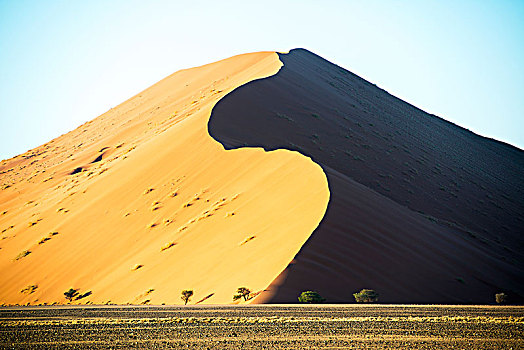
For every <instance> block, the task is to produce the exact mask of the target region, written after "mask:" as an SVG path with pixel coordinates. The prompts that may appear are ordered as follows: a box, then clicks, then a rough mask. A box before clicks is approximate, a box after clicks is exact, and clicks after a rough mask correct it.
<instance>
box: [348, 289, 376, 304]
mask: <svg viewBox="0 0 524 350" xmlns="http://www.w3.org/2000/svg"><path fill="white" fill-rule="evenodd" d="M353 296H354V297H355V301H356V302H357V303H374V302H377V301H378V293H377V292H375V291H374V290H373V289H362V290H361V291H360V292H358V293H354V294H353Z"/></svg>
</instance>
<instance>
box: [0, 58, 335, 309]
mask: <svg viewBox="0 0 524 350" xmlns="http://www.w3.org/2000/svg"><path fill="white" fill-rule="evenodd" d="M281 65H282V63H281V62H280V61H279V58H278V55H277V54H276V53H274V52H261V53H254V54H246V55H240V56H235V57H232V58H229V59H226V60H223V61H220V62H216V63H213V64H209V65H205V66H202V67H197V68H193V69H187V70H182V71H179V72H177V73H175V74H173V75H171V76H170V77H168V78H166V79H164V80H162V81H160V82H159V83H157V84H155V85H153V86H152V87H150V88H148V89H147V90H145V91H143V92H142V93H140V94H138V95H137V96H135V97H133V98H131V99H129V100H128V101H126V102H124V103H123V104H121V105H119V106H118V107H116V108H114V109H111V110H110V111H108V112H107V113H105V114H103V115H101V116H100V117H98V118H96V119H94V120H93V121H90V122H88V123H86V124H84V125H82V126H81V127H79V128H77V129H76V130H74V131H72V132H70V133H68V134H66V135H62V136H61V137H58V138H57V139H55V140H52V141H50V142H49V143H47V144H45V145H42V146H40V147H38V148H36V149H34V150H31V151H29V152H27V153H25V154H23V155H20V156H17V157H14V158H12V159H9V160H5V161H3V162H2V163H1V165H0V171H1V173H0V174H1V175H0V184H1V186H2V187H1V191H0V214H1V215H0V230H1V236H0V237H1V240H0V269H1V271H2V273H1V275H0V303H4V304H15V303H17V304H26V303H30V304H40V303H65V302H66V299H65V298H64V295H63V293H64V291H66V290H67V289H69V288H71V287H72V288H75V289H79V292H80V294H81V295H84V296H85V297H83V298H81V299H79V300H76V301H74V302H73V303H104V302H108V301H111V302H112V303H135V304H138V303H153V304H160V303H168V304H180V303H182V301H181V300H180V297H179V296H180V291H181V290H183V289H193V290H194V291H195V295H194V296H193V298H192V301H191V303H197V302H202V303H230V302H232V296H233V294H234V293H235V291H236V288H237V287H240V286H246V287H249V288H251V290H252V291H255V292H260V291H262V290H264V289H265V288H266V287H267V286H268V285H269V284H270V283H271V282H272V281H273V280H274V279H275V278H276V277H277V276H278V275H279V274H280V273H281V272H282V271H283V270H284V269H285V268H286V266H288V264H289V262H290V261H291V260H292V259H293V257H294V256H295V255H296V254H297V252H298V251H299V250H300V248H301V247H302V245H303V244H304V243H305V242H306V240H307V239H308V238H309V236H310V235H311V233H312V232H313V230H314V229H315V228H316V227H317V225H318V224H319V222H320V220H321V219H322V217H323V215H324V213H325V211H326V207H327V203H328V200H329V190H328V185H327V180H326V176H325V174H324V173H323V171H322V169H321V168H320V167H319V166H318V165H317V164H315V163H314V162H312V161H311V159H309V158H307V157H305V156H303V155H301V154H299V153H298V152H292V151H288V150H276V151H272V152H265V151H264V150H263V149H261V148H243V149H238V150H232V151H225V150H224V148H223V147H222V146H221V145H220V144H219V143H218V142H216V141H215V140H213V139H212V138H211V137H210V136H209V134H208V132H207V123H208V120H209V117H210V114H211V109H212V108H213V106H214V105H215V104H216V103H217V101H218V100H219V99H221V98H222V97H223V96H224V95H226V94H227V93H229V92H230V91H232V90H233V89H235V88H237V87H239V86H241V85H243V84H245V83H246V82H249V81H251V80H254V79H259V78H263V77H267V76H270V75H273V74H275V73H276V72H277V71H278V70H279V69H280V67H281Z"/></svg>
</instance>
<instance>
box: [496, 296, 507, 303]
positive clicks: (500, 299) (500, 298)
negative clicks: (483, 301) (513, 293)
mask: <svg viewBox="0 0 524 350" xmlns="http://www.w3.org/2000/svg"><path fill="white" fill-rule="evenodd" d="M495 301H496V302H497V304H506V303H507V302H508V295H507V294H506V293H497V294H495Z"/></svg>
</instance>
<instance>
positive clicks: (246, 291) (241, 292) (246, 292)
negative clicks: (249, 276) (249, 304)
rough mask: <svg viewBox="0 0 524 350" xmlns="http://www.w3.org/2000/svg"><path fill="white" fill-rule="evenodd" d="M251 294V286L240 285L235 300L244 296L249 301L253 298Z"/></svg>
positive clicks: (234, 296)
mask: <svg viewBox="0 0 524 350" xmlns="http://www.w3.org/2000/svg"><path fill="white" fill-rule="evenodd" d="M250 294H251V291H250V290H249V288H246V287H238V289H237V294H235V295H233V300H238V299H240V298H244V301H247V300H248V299H251V298H250V297H249V295H250Z"/></svg>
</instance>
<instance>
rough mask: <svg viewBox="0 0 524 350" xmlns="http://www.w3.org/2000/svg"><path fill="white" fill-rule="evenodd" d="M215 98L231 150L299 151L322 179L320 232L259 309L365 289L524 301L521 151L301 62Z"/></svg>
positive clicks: (406, 296) (420, 296) (314, 59)
mask: <svg viewBox="0 0 524 350" xmlns="http://www.w3.org/2000/svg"><path fill="white" fill-rule="evenodd" d="M279 56H280V60H281V61H282V62H283V63H284V66H283V67H282V69H281V70H280V71H279V72H278V73H277V74H276V75H274V76H271V77H268V78H266V79H261V80H257V81H253V82H251V83H249V84H246V85H244V86H242V87H241V88H239V89H237V90H235V91H234V92H232V93H231V94H229V95H228V96H226V97H225V98H224V99H223V100H221V101H220V102H219V103H218V104H217V106H216V107H215V108H214V110H213V114H212V116H211V119H210V124H209V129H210V134H211V135H212V136H213V137H214V138H215V139H217V140H219V141H220V142H221V143H222V144H224V146H225V147H226V148H229V149H234V148H238V147H243V146H244V145H249V146H255V147H264V148H265V149H267V150H273V149H281V148H287V149H292V150H297V151H299V152H301V153H303V154H305V155H307V156H309V157H311V158H312V159H313V160H314V161H315V162H317V163H318V164H320V165H321V166H322V168H323V169H324V171H325V172H326V174H327V178H328V182H329V187H330V192H331V199H330V203H329V206H328V211H327V213H326V216H325V217H324V218H323V221H322V223H321V224H320V226H319V227H318V228H317V229H316V231H315V232H314V234H313V235H312V236H311V237H310V239H309V240H308V242H307V243H306V244H305V245H304V247H302V249H301V251H300V253H299V254H298V255H297V256H296V258H295V259H294V261H293V263H292V264H291V265H290V266H289V268H288V269H287V270H286V271H285V273H284V274H282V275H281V276H280V277H279V279H278V280H277V281H275V283H274V284H273V286H272V291H271V293H267V295H265V296H264V295H261V296H260V298H259V300H258V301H260V302H268V301H271V302H289V301H295V300H296V296H297V295H298V294H299V293H300V292H301V291H303V290H310V289H312V290H316V291H318V292H320V293H321V295H322V296H324V297H325V298H327V299H328V300H330V301H337V302H342V301H348V300H351V295H352V293H354V292H356V291H358V290H361V289H362V288H373V289H376V290H377V291H379V293H380V295H381V300H382V301H384V302H402V303H410V302H411V303H412V302H422V303H428V302H438V303H455V302H477V303H491V302H493V300H494V294H495V293H496V292H497V291H506V292H508V293H512V294H513V296H514V300H520V298H521V297H522V296H524V289H523V286H524V255H523V251H522V249H521V248H522V246H523V236H522V233H523V232H524V222H523V219H522V213H523V212H524V178H523V177H522V174H523V173H524V152H522V150H519V149H517V148H515V147H512V146H509V145H506V144H503V143H501V142H498V141H494V140H490V139H486V138H483V137H480V136H478V135H475V134H473V133H472V132H470V131H468V130H465V129H463V128H460V127H458V126H456V125H454V124H451V123H449V122H447V121H445V120H443V119H440V118H438V117H436V116H432V115H429V114H427V113H425V112H423V111H421V110H419V109H417V108H415V107H413V106H411V105H409V104H408V103H406V102H404V101H402V100H399V99H397V98H395V97H394V96H391V95H390V94H388V93H387V92H385V91H384V90H381V89H380V88H378V87H377V86H375V85H373V84H371V83H369V82H367V81H365V80H363V79H361V78H359V77H357V76H355V75H354V74H352V73H350V72H348V71H346V70H344V69H342V68H340V67H338V66H336V65H334V64H331V63H330V62H328V61H326V60H324V59H322V58H321V57H319V56H316V55H315V54H313V53H311V52H308V51H306V50H292V51H291V52H290V53H289V54H280V55H279Z"/></svg>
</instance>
